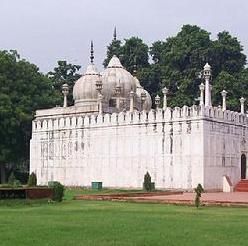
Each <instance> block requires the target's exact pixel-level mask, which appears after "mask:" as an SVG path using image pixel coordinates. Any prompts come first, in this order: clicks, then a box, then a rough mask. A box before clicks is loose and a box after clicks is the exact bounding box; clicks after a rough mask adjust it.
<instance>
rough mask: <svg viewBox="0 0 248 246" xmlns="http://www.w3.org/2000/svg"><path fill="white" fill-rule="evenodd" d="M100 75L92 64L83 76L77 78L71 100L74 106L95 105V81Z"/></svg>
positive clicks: (96, 94) (96, 95)
mask: <svg viewBox="0 0 248 246" xmlns="http://www.w3.org/2000/svg"><path fill="white" fill-rule="evenodd" d="M99 78H100V75H99V73H98V71H97V69H96V67H95V65H94V64H90V65H89V66H88V67H87V69H86V72H85V74H84V75H82V76H81V78H79V79H78V80H77V81H76V83H75V85H74V87H73V99H74V101H75V106H85V105H89V104H92V103H94V102H95V103H97V98H98V93H97V90H96V81H98V80H99Z"/></svg>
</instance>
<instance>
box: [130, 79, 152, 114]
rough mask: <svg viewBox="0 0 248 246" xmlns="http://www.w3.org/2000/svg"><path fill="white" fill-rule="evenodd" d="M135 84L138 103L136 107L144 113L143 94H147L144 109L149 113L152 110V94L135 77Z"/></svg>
mask: <svg viewBox="0 0 248 246" xmlns="http://www.w3.org/2000/svg"><path fill="white" fill-rule="evenodd" d="M134 80H135V83H136V88H137V89H136V103H135V107H136V108H137V109H138V110H140V111H142V108H141V107H142V103H141V94H142V93H145V94H146V100H145V102H144V109H145V110H146V111H149V110H150V109H151V108H152V98H151V96H150V94H149V93H148V91H146V90H145V89H144V88H143V87H142V86H141V85H140V82H139V80H138V79H137V78H136V77H134Z"/></svg>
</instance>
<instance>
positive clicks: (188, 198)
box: [131, 192, 248, 206]
mask: <svg viewBox="0 0 248 246" xmlns="http://www.w3.org/2000/svg"><path fill="white" fill-rule="evenodd" d="M131 199H134V200H136V201H148V202H149V201H151V202H159V203H172V204H190V205H193V204H194V199H195V193H183V194H176V195H168V196H153V197H143V198H142V197H137V198H135V197H132V198H131ZM201 203H202V204H203V205H225V206H228V205H229V206H231V205H242V206H248V193H247V192H232V193H222V192H216V193H203V194H202V197H201Z"/></svg>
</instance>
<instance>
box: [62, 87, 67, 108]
mask: <svg viewBox="0 0 248 246" xmlns="http://www.w3.org/2000/svg"><path fill="white" fill-rule="evenodd" d="M62 94H63V95H64V103H63V107H64V108H65V107H67V96H68V94H69V86H68V84H63V85H62Z"/></svg>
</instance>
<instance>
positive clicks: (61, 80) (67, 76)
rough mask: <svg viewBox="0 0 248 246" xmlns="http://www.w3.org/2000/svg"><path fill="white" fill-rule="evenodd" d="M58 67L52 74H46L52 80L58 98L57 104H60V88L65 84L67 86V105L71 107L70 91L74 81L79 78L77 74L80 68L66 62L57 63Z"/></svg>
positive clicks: (71, 97)
mask: <svg viewBox="0 0 248 246" xmlns="http://www.w3.org/2000/svg"><path fill="white" fill-rule="evenodd" d="M57 64H58V66H57V67H55V68H54V70H53V71H52V72H49V73H48V77H49V78H50V79H51V80H52V82H53V86H54V88H55V91H56V94H57V96H58V97H59V98H60V101H59V104H62V101H63V97H62V96H61V87H62V85H63V84H65V83H67V84H68V85H69V95H68V105H73V96H72V89H73V85H74V83H75V81H76V80H78V79H79V78H80V74H78V73H77V72H78V71H79V69H80V68H81V66H79V65H74V64H71V63H68V62H67V61H58V62H57Z"/></svg>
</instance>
